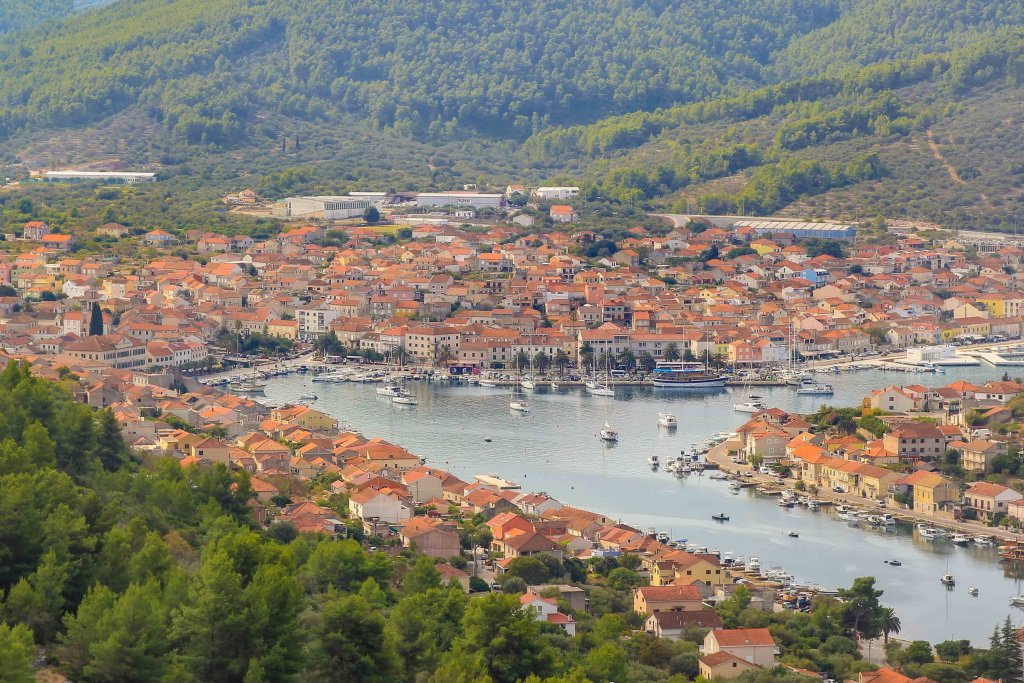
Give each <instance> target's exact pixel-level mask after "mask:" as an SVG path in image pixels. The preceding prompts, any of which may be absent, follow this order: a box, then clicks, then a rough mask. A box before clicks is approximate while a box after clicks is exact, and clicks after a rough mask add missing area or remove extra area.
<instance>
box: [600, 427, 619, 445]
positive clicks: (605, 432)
mask: <svg viewBox="0 0 1024 683" xmlns="http://www.w3.org/2000/svg"><path fill="white" fill-rule="evenodd" d="M598 436H600V437H601V440H602V441H618V440H619V433H618V432H617V431H615V430H614V429H612V426H611V425H610V424H608V423H607V422H605V423H604V427H601V433H600V434H599V435H598Z"/></svg>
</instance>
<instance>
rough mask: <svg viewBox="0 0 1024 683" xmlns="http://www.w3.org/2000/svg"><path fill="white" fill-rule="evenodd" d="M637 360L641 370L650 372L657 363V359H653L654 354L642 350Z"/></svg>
mask: <svg viewBox="0 0 1024 683" xmlns="http://www.w3.org/2000/svg"><path fill="white" fill-rule="evenodd" d="M638 362H639V365H640V369H641V370H643V371H644V372H650V371H651V370H653V369H654V368H655V366H656V365H657V364H658V361H656V360H654V356H652V355H651V354H650V353H649V352H647V351H644V352H643V353H642V354H640V359H639V361H638Z"/></svg>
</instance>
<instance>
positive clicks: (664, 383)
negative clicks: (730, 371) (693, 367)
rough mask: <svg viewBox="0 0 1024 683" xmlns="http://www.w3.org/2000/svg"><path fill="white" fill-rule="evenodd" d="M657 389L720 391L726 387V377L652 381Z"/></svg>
mask: <svg viewBox="0 0 1024 683" xmlns="http://www.w3.org/2000/svg"><path fill="white" fill-rule="evenodd" d="M651 384H652V385H653V386H654V387H655V388H656V389H719V388H722V387H724V386H725V377H709V378H708V379H694V380H673V379H657V378H655V379H652V380H651Z"/></svg>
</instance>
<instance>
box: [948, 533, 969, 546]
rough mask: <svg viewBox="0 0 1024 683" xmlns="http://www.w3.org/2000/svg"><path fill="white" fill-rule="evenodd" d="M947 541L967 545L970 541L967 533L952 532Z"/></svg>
mask: <svg viewBox="0 0 1024 683" xmlns="http://www.w3.org/2000/svg"><path fill="white" fill-rule="evenodd" d="M949 541H950V543H953V544H955V545H967V544H968V543H970V542H971V538H970V536H968V535H967V534H953V535H952V536H950V537H949Z"/></svg>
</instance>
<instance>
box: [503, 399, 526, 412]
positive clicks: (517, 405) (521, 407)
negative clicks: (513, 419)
mask: <svg viewBox="0 0 1024 683" xmlns="http://www.w3.org/2000/svg"><path fill="white" fill-rule="evenodd" d="M508 408H509V410H514V411H516V412H519V413H528V412H530V404H529V403H527V402H526V401H523V400H522V399H516V400H513V401H509V402H508Z"/></svg>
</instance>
